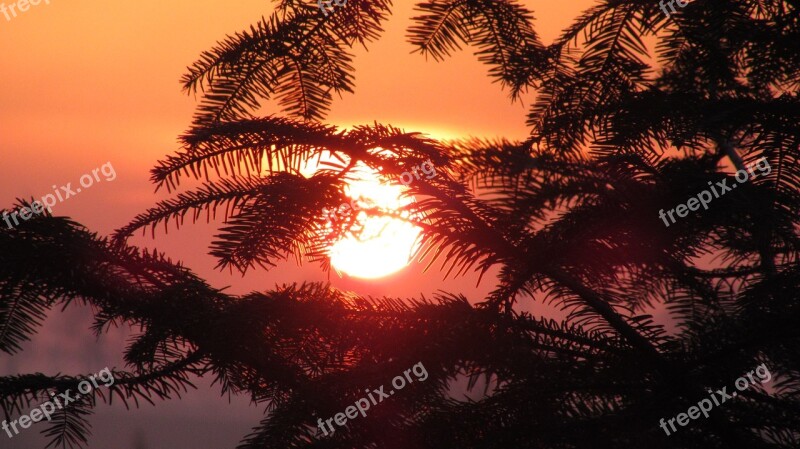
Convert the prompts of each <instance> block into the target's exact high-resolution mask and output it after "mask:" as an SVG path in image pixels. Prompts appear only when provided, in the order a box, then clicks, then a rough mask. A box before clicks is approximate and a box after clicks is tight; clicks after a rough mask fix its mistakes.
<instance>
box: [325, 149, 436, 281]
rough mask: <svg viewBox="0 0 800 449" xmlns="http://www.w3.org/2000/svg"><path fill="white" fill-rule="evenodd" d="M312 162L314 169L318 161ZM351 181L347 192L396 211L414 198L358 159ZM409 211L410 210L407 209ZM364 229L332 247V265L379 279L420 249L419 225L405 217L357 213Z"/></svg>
mask: <svg viewBox="0 0 800 449" xmlns="http://www.w3.org/2000/svg"><path fill="white" fill-rule="evenodd" d="M309 165H310V166H311V167H313V168H311V169H312V171H313V170H315V168H316V165H317V164H316V161H312V162H310V163H309ZM353 175H354V176H353V177H354V179H352V180H350V181H349V182H348V186H347V187H346V188H345V194H346V195H347V196H349V197H350V198H353V199H357V200H359V201H360V202H362V203H364V204H367V205H374V206H379V207H381V208H383V209H386V210H390V211H397V210H399V209H400V208H401V207H403V206H405V205H408V204H409V203H411V202H412V201H413V198H410V197H404V196H403V191H404V189H405V187H403V186H401V185H398V184H388V183H386V182H383V183H381V181H380V178H379V176H378V174H377V172H375V171H374V170H371V169H370V168H368V167H366V166H364V165H363V164H361V163H359V164H358V165H357V166H356V168H355V169H354V171H353ZM404 214H407V213H404ZM357 219H358V222H359V224H360V225H361V226H362V231H361V232H360V234H359V235H358V237H356V236H353V235H348V236H346V237H343V238H341V239H340V240H338V241H337V242H335V243H334V244H333V245H331V247H330V257H331V265H333V267H334V268H335V269H336V270H338V271H342V272H344V273H347V274H348V275H350V276H353V277H357V278H363V279H376V278H381V277H384V276H388V275H390V274H393V273H396V272H398V271H400V270H402V269H403V268H405V267H406V266H408V264H409V263H410V262H411V258H412V256H413V254H414V252H415V251H416V249H417V239H418V237H419V234H420V229H419V228H418V227H417V226H414V225H412V224H410V223H408V222H406V221H404V220H401V219H398V218H392V217H369V216H367V214H366V213H365V212H363V211H362V212H359V213H358V216H357Z"/></svg>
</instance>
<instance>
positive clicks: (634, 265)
mask: <svg viewBox="0 0 800 449" xmlns="http://www.w3.org/2000/svg"><path fill="white" fill-rule="evenodd" d="M390 7H391V2H389V1H380V0H379V1H375V0H349V1H348V2H347V5H346V6H345V7H341V8H338V9H337V11H336V13H335V14H330V15H329V16H327V17H326V16H324V15H323V14H321V13H320V11H319V10H318V8H317V7H316V2H310V1H300V0H283V1H281V2H279V4H278V5H277V10H276V12H275V13H274V14H273V15H271V16H270V17H269V18H268V19H264V20H262V21H261V22H259V23H258V24H256V25H254V26H252V27H251V28H250V29H249V30H247V31H244V32H241V33H238V34H236V35H233V36H230V37H228V38H227V39H225V40H224V41H222V42H221V43H219V44H218V45H217V47H216V48H214V49H212V50H210V51H208V52H206V53H204V54H203V55H202V56H201V58H200V59H199V61H198V62H197V63H195V64H194V65H193V66H192V67H190V68H189V72H188V73H187V75H186V76H185V77H184V85H185V88H186V89H187V90H188V91H189V92H200V93H202V100H201V103H200V106H199V108H198V112H197V116H196V119H195V121H194V124H193V125H192V127H191V128H190V129H189V130H188V131H187V132H186V134H185V135H184V136H183V138H182V143H183V148H182V149H181V150H180V151H178V152H177V154H175V155H171V156H168V157H167V158H166V159H164V160H162V161H161V162H159V163H158V164H157V166H156V167H155V168H154V169H153V171H152V180H153V182H154V183H155V184H156V186H158V187H164V188H166V189H168V190H169V191H170V192H173V191H177V190H178V189H179V188H180V181H181V180H182V179H186V178H190V179H197V180H200V181H202V182H203V183H204V184H203V186H202V187H200V188H197V189H195V190H191V191H188V192H184V193H179V194H177V195H176V196H175V197H174V198H173V199H170V200H167V201H163V202H161V203H159V204H157V205H156V206H155V207H153V208H152V209H150V210H148V211H146V212H145V213H143V214H141V215H139V216H137V217H136V218H135V219H134V220H133V221H132V222H131V223H130V224H129V225H127V226H125V227H124V228H122V229H120V230H119V231H117V233H116V234H115V235H114V236H112V237H111V238H101V237H99V236H97V235H95V234H92V233H90V232H89V231H88V230H86V229H84V228H83V227H81V226H80V225H79V224H77V223H74V222H71V221H69V220H67V219H64V218H56V217H50V216H47V217H37V218H34V219H32V220H30V221H28V222H25V223H22V224H21V225H20V226H18V227H16V228H14V229H11V230H7V229H2V230H0V248H3V251H0V349H2V350H3V351H5V352H7V353H9V354H12V353H15V352H17V351H19V350H20V348H21V346H20V345H21V344H22V342H23V341H25V340H26V339H28V336H29V335H30V334H31V333H33V332H35V331H36V330H37V328H38V327H39V326H40V324H41V321H42V318H43V317H44V316H45V314H46V313H48V311H49V310H50V309H52V308H54V307H56V306H60V307H64V306H67V305H69V304H71V303H75V302H80V303H87V304H91V305H92V306H93V307H94V310H96V323H95V326H94V331H95V332H96V333H97V334H102V333H103V332H104V331H105V330H106V329H107V328H108V326H112V325H122V324H130V325H135V326H140V327H141V333H140V334H139V335H137V336H136V338H135V339H134V340H133V341H132V342H131V344H130V345H129V346H128V347H127V348H126V350H125V357H126V361H127V363H128V365H127V367H126V368H127V369H128V371H125V372H123V371H117V372H116V377H117V379H119V380H118V381H117V382H116V383H115V384H114V385H113V386H112V387H111V388H109V389H108V390H106V391H105V392H101V391H99V390H98V391H96V392H94V393H93V395H94V396H88V397H86V398H85V399H84V401H83V402H82V403H80V404H78V405H76V406H75V407H74V408H73V409H69V410H66V411H65V417H64V420H62V421H59V422H55V421H54V423H53V424H52V425H51V427H50V428H49V429H47V433H48V435H49V436H50V437H51V438H52V442H53V443H55V444H56V445H64V446H67V447H74V446H81V445H85V444H83V443H85V437H86V435H87V432H88V422H87V421H86V420H85V419H84V416H86V414H88V413H90V412H91V408H92V405H94V403H95V402H96V401H97V400H101V401H109V402H110V401H111V400H112V399H113V398H114V397H117V398H119V399H120V400H122V401H124V402H126V403H128V402H134V403H138V401H142V400H144V401H148V402H149V401H152V400H154V399H169V398H174V397H176V396H178V395H179V394H180V392H181V391H183V390H184V389H186V388H191V387H192V385H191V383H190V381H191V378H192V377H193V376H213V377H214V378H215V379H216V380H217V381H218V382H219V385H220V386H221V389H222V391H223V392H227V393H233V394H246V395H249V396H250V397H251V398H252V400H253V401H255V402H256V403H258V404H261V405H264V406H265V407H266V410H267V412H268V413H267V414H266V416H265V417H264V420H263V421H262V422H261V423H260V424H259V425H258V426H256V427H255V429H254V430H253V433H252V434H251V435H249V436H247V437H246V438H245V439H244V440H243V442H242V443H241V444H240V446H239V448H240V449H250V448H252V449H255V448H276V449H278V448H279V449H286V448H301V447H302V448H312V447H313V448H382V449H385V448H398V449H400V448H402V449H408V448H436V449H440V448H504V449H506V448H543V449H556V448H605V447H608V448H637V449H638V448H641V447H650V448H685V447H691V448H723V447H725V448H728V447H748V448H790V447H797V446H798V445H799V444H800V433H799V429H800V413H799V412H800V397H799V396H798V395H800V326H798V325H797V323H798V322H800V304H798V301H797V300H796V297H797V293H796V292H797V291H798V288H800V265H798V263H797V262H798V254H799V253H798V251H799V250H800V240H798V231H797V230H798V225H800V218H798V217H800V215H798V211H800V195H798V193H800V164H798V156H799V155H800V151H799V150H800V126H798V123H799V122H800V101H798V100H799V98H798V88H800V9H799V8H798V5H797V4H796V3H795V2H792V1H772V0H742V1H735V2H734V1H720V0H695V1H693V2H691V3H690V4H689V5H688V6H686V7H685V8H681V9H680V10H679V11H678V12H677V13H675V14H673V15H671V16H670V17H666V16H665V15H664V14H663V12H662V11H661V9H660V7H659V4H658V1H656V0H647V1H645V0H637V1H610V0H605V1H600V2H598V3H597V5H596V6H594V7H593V8H591V9H590V10H588V11H586V12H585V13H583V14H582V15H581V16H580V17H578V18H577V19H575V20H574V21H573V22H572V24H571V25H570V26H569V27H568V28H567V29H566V30H565V31H564V32H563V34H562V35H561V36H560V37H559V38H558V39H557V40H556V41H555V42H553V43H552V44H550V45H545V44H543V43H542V42H540V41H539V39H538V37H537V34H536V33H535V31H534V27H533V15H532V13H531V12H530V11H529V10H528V9H526V8H525V7H524V6H522V5H521V4H520V3H519V2H517V1H513V0H433V1H428V2H422V3H420V4H418V5H417V11H418V14H419V15H418V16H417V17H415V18H414V24H413V25H412V26H411V27H410V29H409V30H408V40H409V42H410V44H411V45H412V46H413V48H414V49H416V50H417V51H418V52H420V53H421V54H422V55H424V56H430V57H431V58H433V59H437V60H442V59H446V57H447V56H449V55H450V54H451V53H452V52H453V51H456V50H457V49H459V48H460V47H462V46H470V47H472V48H474V49H475V52H476V55H477V57H478V58H479V59H480V60H481V61H482V62H484V63H486V64H487V66H488V67H489V75H490V76H491V77H493V78H495V79H497V80H499V81H500V84H501V85H502V86H503V88H504V89H506V90H507V91H508V92H509V93H510V95H511V97H512V99H519V98H520V97H521V96H522V95H524V94H525V93H526V92H529V93H531V94H535V95H536V97H535V102H534V104H533V105H532V107H531V109H530V112H529V115H528V120H529V125H530V127H531V134H530V138H529V139H528V140H527V141H524V142H512V141H507V140H492V141H489V140H480V139H464V140H461V141H457V142H439V141H435V140H432V139H429V138H426V137H424V136H422V135H420V134H417V133H411V132H405V131H403V130H400V129H397V128H394V127H392V126H389V125H383V124H378V123H375V124H370V125H363V126H355V127H353V128H350V129H347V130H341V129H337V128H336V127H333V126H328V125H324V124H322V123H320V122H319V120H320V119H322V118H323V117H324V115H325V113H326V111H327V109H328V107H329V105H330V104H331V101H332V99H333V97H332V94H333V93H338V94H342V93H345V92H352V91H353V89H354V88H355V84H354V81H353V68H352V67H351V65H350V64H351V58H352V57H351V54H350V53H349V49H350V48H352V46H354V45H356V44H361V45H367V44H368V43H369V42H371V41H373V40H375V39H376V38H377V37H378V36H379V34H380V32H381V26H382V23H383V22H384V20H386V19H387V18H388V16H389V15H390V13H391V11H390ZM270 99H274V100H277V101H278V106H279V107H280V108H281V111H282V113H284V114H285V116H279V115H269V114H266V115H265V114H262V113H261V110H262V109H263V107H262V102H263V101H265V100H270ZM378 149H380V150H381V151H378ZM322 151H331V152H333V153H334V154H336V155H337V156H338V157H339V159H340V161H341V164H340V165H339V166H336V165H333V166H331V167H329V168H328V169H326V170H323V171H321V172H319V173H318V174H316V175H314V176H313V177H304V176H301V175H300V174H299V171H300V167H301V165H302V164H303V162H304V161H306V160H308V159H309V158H313V157H315V156H318V155H319V154H320V153H321V152H322ZM762 157H763V158H766V160H767V161H768V162H769V164H770V167H771V168H772V170H771V172H770V173H769V174H768V175H765V176H761V177H758V178H755V179H753V180H751V181H750V182H748V183H745V184H741V185H739V187H738V188H737V189H736V190H735V191H732V192H729V193H728V194H726V195H725V196H722V197H720V198H718V199H715V200H714V203H713V205H712V206H711V207H710V208H709V209H708V210H701V213H697V214H691V215H689V216H688V217H686V218H684V219H682V220H679V221H677V222H676V223H675V224H672V225H670V226H669V227H665V226H664V225H663V222H662V221H661V220H660V219H659V218H658V211H659V210H660V209H669V208H672V207H674V206H675V205H676V204H678V203H682V202H685V201H686V200H687V199H688V198H690V197H692V196H694V195H695V194H697V192H699V191H701V190H704V189H706V188H707V183H708V182H709V181H712V182H713V181H720V180H722V179H731V178H732V175H731V174H730V172H731V170H730V169H731V168H742V167H744V166H745V165H746V164H750V163H753V162H754V161H756V160H758V159H760V158H762ZM429 158H430V159H431V160H432V161H433V162H434V163H435V165H436V167H437V173H438V175H437V176H436V177H435V178H432V179H430V180H427V179H422V180H420V181H418V182H414V183H413V184H412V185H411V186H410V187H409V194H412V195H415V196H417V198H418V199H419V201H417V202H415V203H413V204H412V205H410V206H408V209H409V210H410V211H411V212H412V216H413V217H417V218H415V219H414V220H413V221H414V222H415V223H416V224H417V225H419V226H420V227H421V228H422V229H423V238H422V239H423V240H422V249H421V251H420V254H419V257H420V259H421V260H423V261H425V262H427V263H428V266H429V267H434V268H440V269H441V270H442V271H444V272H445V273H446V274H447V275H449V276H463V275H465V274H471V273H474V272H478V273H480V274H481V276H483V274H485V273H486V272H487V271H488V270H490V269H498V270H499V276H498V278H497V279H496V280H495V279H489V277H488V276H487V277H483V282H496V288H495V289H494V290H493V292H492V293H491V295H490V296H489V297H487V298H465V297H461V296H456V295H449V294H445V293H442V294H440V295H438V296H436V297H434V298H427V299H426V298H422V299H414V298H411V299H399V298H382V299H375V298H364V297H360V296H358V295H355V294H352V293H347V292H341V291H337V290H335V289H333V288H331V287H329V286H326V285H317V284H290V285H285V286H283V287H281V288H277V289H276V290H273V291H268V292H263V293H260V292H257V293H252V294H249V295H244V296H233V295H229V294H226V293H225V292H223V291H220V290H217V289H214V288H212V287H210V286H209V285H208V284H207V283H205V282H204V281H203V280H202V279H199V278H198V277H197V276H195V275H194V274H192V273H191V272H190V271H189V270H187V269H185V268H183V267H182V266H181V265H180V264H178V263H174V262H172V261H170V260H169V259H167V258H166V257H165V256H164V255H162V254H153V253H148V252H146V251H142V250H139V249H137V248H133V247H131V246H128V245H127V243H126V238H127V237H128V236H130V235H132V234H133V233H135V232H137V231H145V230H146V229H147V228H151V229H152V231H153V232H155V229H156V227H157V226H160V225H163V226H167V227H168V226H170V223H174V225H175V227H177V226H179V225H181V224H183V223H184V220H185V219H186V217H187V215H188V216H189V217H190V219H191V221H192V222H194V221H196V220H198V219H201V218H202V217H203V216H205V217H206V219H207V220H217V221H221V222H222V223H223V224H222V225H221V228H220V234H219V235H217V236H216V239H215V241H214V242H212V244H211V249H210V251H211V254H212V255H213V256H214V257H216V258H217V259H218V261H219V266H220V267H221V268H235V269H237V270H240V271H241V272H243V273H245V272H247V271H248V270H250V269H251V268H253V267H254V266H255V265H259V266H261V267H265V268H267V269H268V268H270V267H271V266H273V265H275V264H276V263H278V262H280V261H281V260H283V259H287V258H289V257H296V258H298V259H308V260H312V261H316V262H319V263H320V265H321V267H322V269H325V270H328V269H329V268H330V267H329V265H328V259H327V254H326V248H327V245H328V244H329V243H330V242H331V241H333V240H335V239H337V238H338V237H340V236H342V235H344V234H347V233H351V232H357V229H354V227H355V226H356V224H355V222H354V220H352V219H351V220H343V221H342V222H341V223H340V224H339V226H338V227H337V228H336V229H334V232H333V233H326V232H323V231H322V230H323V228H324V226H323V225H324V223H325V217H323V216H322V213H321V210H322V208H324V207H327V208H334V207H336V206H338V205H339V204H341V203H342V202H343V201H345V197H344V194H343V193H342V192H343V190H342V189H343V186H344V183H345V182H346V180H347V178H348V175H349V173H350V172H351V170H352V169H353V166H354V164H355V163H356V162H362V163H364V164H366V165H367V166H369V167H372V168H374V169H376V170H378V171H379V172H380V173H381V174H382V175H384V176H386V177H387V179H390V178H395V179H396V178H397V177H398V176H399V175H400V173H401V172H402V171H403V170H404V167H406V166H410V165H418V164H420V163H422V162H423V161H425V160H427V159H429ZM367 212H368V213H370V214H392V213H393V212H392V211H388V210H382V209H381V208H380V207H374V208H371V209H368V210H367ZM351 218H352V217H351ZM523 301H525V302H529V301H538V302H545V303H549V304H555V305H557V306H559V307H561V308H562V309H563V310H564V311H565V312H566V313H567V318H566V319H564V320H563V321H555V320H550V319H546V318H543V317H539V316H534V315H530V314H528V313H522V312H520V311H519V308H518V307H516V306H517V305H518V304H519V303H520V302H523ZM654 313H659V314H660V315H662V316H663V315H666V316H667V319H666V320H664V319H661V320H659V319H656V318H654V316H653V315H654ZM419 361H422V362H423V363H424V365H425V367H426V368H427V371H428V372H429V373H430V378H429V379H428V380H427V381H426V382H424V383H415V384H413V385H412V386H410V387H408V388H406V390H404V392H403V394H402V395H397V396H395V397H393V398H392V399H391V401H389V402H386V403H383V404H382V406H381V407H380V408H375V409H374V410H373V411H371V413H370V414H369V415H368V416H367V417H366V418H362V419H359V420H357V421H353V422H352V423H351V424H350V425H348V427H346V428H345V427H343V428H340V429H339V430H337V432H336V433H335V434H333V435H332V436H330V437H323V436H322V435H318V434H316V425H317V423H316V418H317V417H328V416H332V415H333V414H335V413H337V412H339V411H341V410H342V406H343V405H346V404H350V403H353V402H354V401H355V400H356V399H358V398H359V397H361V395H362V394H363V389H364V388H367V387H371V386H376V385H380V384H383V383H385V382H387V380H388V379H391V378H392V377H393V376H395V375H397V374H398V373H400V372H402V370H403V369H405V368H406V367H408V366H411V365H412V364H414V363H417V362H419ZM760 363H765V364H766V366H768V367H769V369H770V371H771V372H772V374H773V381H772V383H771V384H770V385H769V388H764V387H762V386H754V387H751V388H750V389H748V390H746V391H742V392H740V397H739V398H737V399H736V400H735V401H731V402H728V403H726V404H724V405H723V406H720V407H717V408H715V409H714V410H713V411H712V413H711V415H710V417H709V418H708V419H701V420H696V421H692V422H691V424H690V425H689V426H687V427H681V428H680V429H679V431H678V432H677V433H675V434H673V435H672V436H666V435H665V434H664V432H663V431H662V430H661V429H660V428H659V427H658V420H659V419H661V418H668V417H672V416H675V415H676V414H677V413H679V412H681V411H685V410H686V408H687V407H688V406H689V405H692V404H695V403H696V402H697V401H698V400H699V399H701V398H704V397H706V396H707V393H706V391H707V389H712V388H719V387H721V386H724V385H730V384H731V383H732V382H733V380H734V379H735V378H737V377H738V376H740V375H742V374H743V373H746V372H748V371H750V370H752V369H753V368H755V367H756V366H757V365H759V364H760ZM464 379H467V380H468V382H467V383H468V386H469V387H470V388H476V387H477V386H478V385H480V386H481V387H484V388H485V392H484V394H483V395H478V396H480V398H479V399H471V400H463V399H461V397H462V395H460V394H453V385H457V384H458V382H459V381H460V380H464ZM79 381H80V377H70V376H55V377H49V376H45V375H41V374H32V375H21V376H14V377H6V378H2V379H0V394H1V395H2V402H0V405H1V406H2V408H3V410H4V412H5V413H6V415H9V414H14V413H18V412H20V411H24V410H27V409H28V408H29V407H30V406H31V405H32V404H35V403H37V401H40V400H42V399H44V398H45V397H47V393H48V392H50V391H63V390H65V389H67V388H74V386H75V384H76V383H77V382H79Z"/></svg>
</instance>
